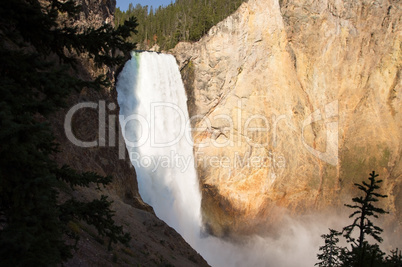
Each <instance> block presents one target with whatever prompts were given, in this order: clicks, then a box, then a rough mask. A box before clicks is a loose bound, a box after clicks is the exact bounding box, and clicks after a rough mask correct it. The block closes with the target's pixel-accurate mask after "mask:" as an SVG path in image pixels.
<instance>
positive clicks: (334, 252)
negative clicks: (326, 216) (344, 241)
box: [314, 229, 342, 267]
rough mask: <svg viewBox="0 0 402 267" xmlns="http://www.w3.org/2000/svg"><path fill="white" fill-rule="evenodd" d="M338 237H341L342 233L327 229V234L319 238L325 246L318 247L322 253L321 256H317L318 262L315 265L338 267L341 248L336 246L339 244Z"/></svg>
mask: <svg viewBox="0 0 402 267" xmlns="http://www.w3.org/2000/svg"><path fill="white" fill-rule="evenodd" d="M340 235H342V233H341V232H338V231H336V230H334V229H329V234H326V235H321V237H322V238H323V239H324V240H325V245H324V246H322V247H320V251H322V254H318V255H317V258H318V260H320V262H318V263H316V264H315V265H318V266H320V267H322V266H328V267H333V266H339V264H340V260H339V256H340V255H341V248H339V247H338V246H337V244H338V242H339V238H338V237H337V236H340ZM315 265H314V266H315Z"/></svg>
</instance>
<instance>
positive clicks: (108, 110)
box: [51, 0, 208, 266]
mask: <svg viewBox="0 0 402 267" xmlns="http://www.w3.org/2000/svg"><path fill="white" fill-rule="evenodd" d="M77 2H78V3H79V4H81V5H82V12H81V15H80V17H79V18H78V20H77V21H75V22H74V23H75V24H76V25H77V26H78V27H82V28H83V29H84V28H86V27H95V28H98V27H99V26H101V25H103V24H104V23H112V22H113V14H114V9H115V6H116V1H115V0H106V1H104V0H82V1H77ZM79 62H80V65H79V66H78V68H79V70H80V72H79V75H80V76H81V77H80V78H82V79H84V80H91V79H94V77H97V75H99V74H101V73H102V74H105V75H107V76H108V77H109V78H110V79H111V81H112V82H113V81H114V77H113V76H114V71H115V70H113V69H108V68H102V69H99V68H96V67H95V66H94V64H93V62H92V61H91V60H89V59H87V58H80V59H79ZM79 103H81V104H83V103H84V104H88V103H90V104H92V105H95V107H94V108H81V109H79V110H77V112H75V113H73V116H72V120H71V124H70V125H67V128H66V126H65V122H66V120H67V114H68V112H69V111H71V110H74V107H77V106H76V105H77V104H79ZM118 115H119V108H118V105H117V93H116V90H115V89H114V88H112V89H110V90H109V89H108V90H106V89H105V90H103V91H100V92H98V91H95V90H93V89H91V88H87V89H85V90H82V91H81V92H77V93H75V94H73V95H71V96H70V98H69V99H68V101H67V108H65V109H62V110H60V111H59V112H58V113H57V114H55V116H54V117H53V119H52V121H51V123H52V126H53V129H54V133H55V136H56V140H57V142H58V143H59V144H60V147H59V148H60V150H61V152H60V153H58V154H57V155H55V157H56V160H57V162H58V163H60V165H64V164H68V165H70V166H71V167H73V168H74V169H76V170H79V171H82V172H96V173H98V174H100V175H105V176H106V175H111V176H112V177H113V182H112V183H111V184H110V185H109V186H107V188H104V189H103V190H101V191H100V190H97V188H96V186H95V185H94V186H93V187H91V188H89V189H87V188H77V190H75V191H72V190H71V189H70V188H68V187H67V186H66V187H65V188H64V187H62V188H61V189H60V190H61V197H63V196H73V197H75V198H77V199H79V200H92V199H94V198H100V196H101V195H106V196H108V199H109V200H113V201H114V203H113V205H112V209H113V210H114V211H116V214H115V217H114V218H113V219H114V220H115V221H116V224H117V225H122V226H123V228H124V231H125V232H129V233H130V234H131V237H132V239H131V241H130V244H129V247H125V246H123V245H119V244H117V245H114V246H113V247H112V250H111V251H109V250H108V247H107V240H104V239H102V238H100V237H99V236H98V234H97V231H96V229H95V228H94V227H90V226H88V225H86V224H84V223H81V222H76V223H71V225H69V226H70V227H71V229H72V230H73V231H74V232H76V233H77V234H78V235H79V236H80V241H79V242H78V249H77V251H76V252H75V253H74V255H73V258H72V259H71V260H70V261H69V262H67V263H66V264H65V265H66V266H134V265H135V266H137V265H138V266H139V265H146V266H161V265H163V266H165V265H166V266H167V265H174V266H208V264H207V263H206V262H205V260H204V259H203V258H202V257H201V256H200V255H199V254H198V253H197V252H196V251H195V250H194V249H192V248H191V247H190V245H189V244H188V243H187V242H186V241H185V240H184V239H183V238H182V237H181V236H180V235H179V234H178V233H177V232H176V231H175V230H174V229H172V228H171V227H169V226H168V225H167V224H166V223H165V222H163V221H162V220H160V219H159V218H158V217H156V215H155V213H154V212H153V209H152V207H150V206H149V205H147V204H145V203H144V202H143V201H142V199H141V196H140V194H139V192H138V184H137V180H136V174H135V170H134V168H133V167H132V165H131V162H130V161H129V157H128V155H127V151H126V147H125V144H124V139H123V136H122V134H121V130H120V126H119V124H118ZM66 129H67V131H66ZM68 129H70V130H71V133H72V134H73V135H74V136H75V137H76V138H77V139H79V140H81V141H84V142H93V141H97V142H98V143H97V144H98V145H93V146H92V147H82V146H77V145H76V144H74V143H72V142H71V141H70V140H69V139H68V138H67V133H68ZM102 132H103V133H104V135H103V138H104V139H102V134H101V133H102ZM102 143H103V144H102Z"/></svg>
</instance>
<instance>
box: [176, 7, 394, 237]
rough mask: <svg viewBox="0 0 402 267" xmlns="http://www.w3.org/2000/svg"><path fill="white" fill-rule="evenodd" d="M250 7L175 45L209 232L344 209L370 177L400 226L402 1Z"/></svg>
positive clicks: (243, 230)
mask: <svg viewBox="0 0 402 267" xmlns="http://www.w3.org/2000/svg"><path fill="white" fill-rule="evenodd" d="M280 2H281V5H279V3H278V2H277V1H274V0H250V1H249V2H248V3H244V4H243V5H242V6H241V7H240V8H239V10H238V11H237V12H236V13H234V14H233V15H232V16H230V17H228V18H227V19H225V20H224V21H222V22H221V23H219V24H218V25H217V26H215V27H213V28H212V29H211V30H210V32H209V33H208V35H206V36H204V37H203V38H202V39H201V40H200V41H199V42H197V43H194V44H189V43H180V44H178V45H177V47H176V48H175V49H174V51H173V53H174V54H175V55H176V58H177V60H178V62H179V63H180V65H181V67H182V74H183V77H184V82H185V86H186V90H187V94H188V98H189V101H188V103H189V110H190V116H194V120H193V121H192V126H193V138H194V141H195V147H194V154H195V157H196V162H197V167H198V168H197V169H198V175H199V179H200V183H201V185H202V193H203V215H204V221H205V223H206V225H207V226H209V227H210V230H211V232H213V233H215V234H217V235H224V234H226V233H233V232H236V233H253V232H256V231H260V230H261V228H262V227H265V226H266V225H267V223H269V222H274V221H276V220H277V219H278V218H280V215H281V214H282V213H283V212H285V211H290V212H291V213H295V214H303V213H306V212H309V211H311V210H322V209H327V208H328V207H336V206H341V205H343V203H345V202H347V201H349V199H350V194H351V193H353V192H354V191H353V190H354V189H353V183H355V182H360V181H361V180H363V179H366V178H367V176H368V174H369V173H370V172H371V171H372V170H376V171H377V172H378V173H380V175H381V178H382V179H383V180H384V184H383V190H384V192H385V193H387V194H388V195H389V198H387V199H386V201H385V204H384V205H385V206H386V207H387V208H388V209H389V210H390V212H391V216H390V217H392V218H394V219H396V221H397V222H398V223H399V225H400V224H401V223H402V216H401V214H402V203H401V201H402V200H401V199H402V185H401V183H402V164H401V154H402V151H401V140H402V138H401V137H402V136H401V133H402V123H401V122H402V117H401V111H402V110H401V107H402V105H401V90H402V82H401V77H402V73H401V72H402V71H401V65H402V54H401V47H402V44H401V41H402V38H401V37H402V32H401V29H402V23H401V17H402V3H401V2H399V1H385V0H384V1H341V0H328V1H298V0H290V1H286V0H283V1H280Z"/></svg>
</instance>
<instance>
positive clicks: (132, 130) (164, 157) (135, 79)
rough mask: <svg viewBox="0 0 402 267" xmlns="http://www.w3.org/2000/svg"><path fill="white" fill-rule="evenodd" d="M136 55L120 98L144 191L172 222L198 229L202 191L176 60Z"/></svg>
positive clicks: (122, 83)
mask: <svg viewBox="0 0 402 267" xmlns="http://www.w3.org/2000/svg"><path fill="white" fill-rule="evenodd" d="M132 56H133V59H132V60H130V61H129V62H128V63H127V64H126V66H125V68H124V70H123V71H122V73H121V74H120V76H119V82H118V102H119V105H120V113H121V115H124V118H121V121H120V123H121V125H125V127H124V128H125V131H123V132H124V133H123V135H124V138H125V141H126V145H127V148H128V151H129V155H130V159H131V162H132V163H133V165H134V167H135V169H136V171H137V176H138V186H139V191H140V194H141V196H142V198H143V200H144V201H145V202H147V203H148V204H150V205H151V206H152V207H153V208H154V210H155V213H156V214H157V215H158V217H160V218H162V219H163V220H164V221H165V222H166V223H167V224H169V225H170V226H172V227H173V228H175V229H176V230H177V231H179V232H184V233H194V232H195V231H199V230H200V226H201V220H200V206H201V195H200V191H199V186H198V180H197V175H196V171H195V167H194V159H193V147H192V144H191V142H192V141H191V137H190V134H191V129H190V128H188V127H190V126H189V125H188V124H187V125H186V123H187V122H188V121H189V116H188V112H187V98H186V94H185V91H184V86H183V83H182V80H181V76H180V72H179V70H178V67H177V64H176V60H175V58H174V57H173V56H171V55H164V54H157V53H150V52H142V53H136V52H133V54H132ZM130 116H131V117H130ZM186 127H187V129H186ZM187 237H188V238H190V239H191V235H189V234H188V235H187Z"/></svg>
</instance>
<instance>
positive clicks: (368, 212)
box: [343, 171, 388, 266]
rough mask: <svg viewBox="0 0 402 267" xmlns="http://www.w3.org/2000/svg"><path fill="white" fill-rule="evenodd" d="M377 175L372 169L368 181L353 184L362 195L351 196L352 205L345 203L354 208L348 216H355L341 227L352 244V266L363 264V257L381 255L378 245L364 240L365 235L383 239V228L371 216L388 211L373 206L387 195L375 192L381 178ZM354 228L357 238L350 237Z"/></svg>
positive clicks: (379, 239) (377, 239) (378, 239)
mask: <svg viewBox="0 0 402 267" xmlns="http://www.w3.org/2000/svg"><path fill="white" fill-rule="evenodd" d="M377 177H378V174H376V173H375V172H374V171H373V172H372V173H371V174H370V177H369V181H370V183H366V182H365V181H363V182H362V184H355V186H356V187H357V188H358V189H359V190H361V191H363V196H360V197H355V198H353V199H352V201H353V202H354V204H353V205H350V204H345V206H346V207H348V208H351V209H354V210H355V211H354V212H353V213H352V214H351V215H350V216H349V218H353V217H355V219H354V221H353V223H352V224H351V225H348V226H346V227H345V228H344V229H343V231H344V233H345V237H346V239H347V241H348V242H349V243H351V245H352V251H351V253H352V254H351V255H352V257H353V264H354V266H364V262H365V258H367V257H372V256H375V257H380V255H382V256H383V253H382V252H381V251H380V249H379V248H378V246H372V245H369V244H368V242H367V241H366V236H371V237H373V238H374V239H375V240H376V241H377V242H379V243H381V242H382V240H383V239H382V237H381V236H380V234H381V233H382V232H383V229H381V228H380V227H378V226H376V225H374V223H373V221H372V220H371V218H372V217H374V218H378V215H382V214H386V213H388V212H386V211H385V210H383V209H382V208H378V207H375V206H374V203H375V202H378V200H379V198H386V197H387V195H382V194H379V193H377V192H376V191H377V190H378V189H379V188H380V185H379V184H381V183H382V180H376V178H377ZM356 228H357V229H358V231H359V237H358V239H357V240H356V239H355V238H353V237H352V232H353V230H354V229H356ZM382 256H381V258H382Z"/></svg>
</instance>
